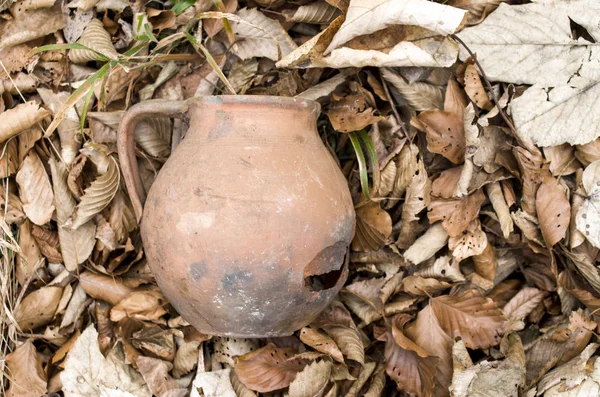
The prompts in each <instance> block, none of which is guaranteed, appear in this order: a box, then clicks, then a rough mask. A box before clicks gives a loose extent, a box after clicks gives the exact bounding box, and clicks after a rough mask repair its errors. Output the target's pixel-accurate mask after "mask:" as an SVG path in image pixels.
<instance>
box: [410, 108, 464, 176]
mask: <svg viewBox="0 0 600 397" xmlns="http://www.w3.org/2000/svg"><path fill="white" fill-rule="evenodd" d="M411 124H412V125H413V126H414V127H416V128H418V129H419V130H421V131H423V132H425V134H426V135H427V148H428V149H429V151H430V152H432V153H438V154H441V155H442V156H444V157H446V158H447V159H448V160H450V161H452V162H453V163H454V164H461V163H462V162H463V161H464V160H465V150H466V140H465V130H464V125H463V121H462V117H460V116H458V115H457V114H455V113H450V112H445V111H442V110H427V111H424V112H422V113H420V114H419V115H418V116H416V117H414V118H413V119H412V120H411Z"/></svg>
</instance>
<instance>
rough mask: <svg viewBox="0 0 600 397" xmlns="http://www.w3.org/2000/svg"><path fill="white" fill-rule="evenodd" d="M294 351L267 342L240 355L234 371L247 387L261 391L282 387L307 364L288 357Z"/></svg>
mask: <svg viewBox="0 0 600 397" xmlns="http://www.w3.org/2000/svg"><path fill="white" fill-rule="evenodd" d="M295 353H296V352H295V350H293V349H290V348H279V347H276V346H275V345H274V344H272V343H269V344H268V345H267V346H265V347H262V348H260V349H258V350H255V351H253V352H250V353H248V354H245V355H243V356H242V357H240V358H239V361H238V362H237V364H236V365H235V367H234V369H235V373H236V375H237V376H238V378H239V379H240V380H241V381H242V383H244V385H246V387H248V388H249V389H252V390H256V391H258V392H261V393H264V392H269V391H273V390H278V389H283V388H284V387H287V386H289V385H290V383H292V381H293V380H294V379H295V378H296V375H297V374H298V372H300V371H302V369H304V367H305V366H306V364H307V362H306V361H305V360H300V359H290V358H291V357H293V355H294V354H295Z"/></svg>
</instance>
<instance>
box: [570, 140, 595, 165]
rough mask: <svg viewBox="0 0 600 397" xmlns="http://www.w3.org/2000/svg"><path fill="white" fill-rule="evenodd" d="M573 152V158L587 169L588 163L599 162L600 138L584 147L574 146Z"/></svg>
mask: <svg viewBox="0 0 600 397" xmlns="http://www.w3.org/2000/svg"><path fill="white" fill-rule="evenodd" d="M575 150H576V151H575V157H577V159H578V160H579V161H580V162H581V164H583V165H584V166H586V167H587V166H588V165H589V164H590V163H593V162H594V161H596V160H600V138H596V139H594V140H593V141H591V142H590V143H586V144H585V145H575Z"/></svg>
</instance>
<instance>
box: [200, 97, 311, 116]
mask: <svg viewBox="0 0 600 397" xmlns="http://www.w3.org/2000/svg"><path fill="white" fill-rule="evenodd" d="M194 101H195V102H196V101H197V103H205V104H214V105H227V104H236V105H237V104H247V105H264V106H274V107H278V108H282V109H308V110H311V111H315V112H317V113H318V112H320V111H321V104H319V102H317V101H313V100H312V99H304V98H295V97H283V96H274V95H210V96H203V97H197V98H194Z"/></svg>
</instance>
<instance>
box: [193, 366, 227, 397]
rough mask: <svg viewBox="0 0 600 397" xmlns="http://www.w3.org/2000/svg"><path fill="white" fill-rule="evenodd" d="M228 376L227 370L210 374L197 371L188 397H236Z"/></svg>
mask: <svg viewBox="0 0 600 397" xmlns="http://www.w3.org/2000/svg"><path fill="white" fill-rule="evenodd" d="M230 374H231V369H229V368H227V369H219V370H216V371H211V372H204V371H198V373H197V374H196V377H195V378H194V383H193V384H192V392H191V394H190V397H201V396H205V397H208V396H215V397H217V396H219V397H237V394H236V392H235V390H234V389H233V386H232V382H231V380H230Z"/></svg>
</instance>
